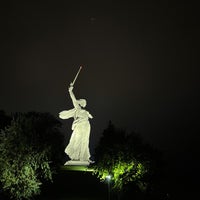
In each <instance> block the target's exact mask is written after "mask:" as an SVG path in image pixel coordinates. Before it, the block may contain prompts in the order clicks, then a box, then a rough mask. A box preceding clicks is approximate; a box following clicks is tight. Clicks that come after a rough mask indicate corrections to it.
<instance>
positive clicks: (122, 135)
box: [0, 111, 169, 200]
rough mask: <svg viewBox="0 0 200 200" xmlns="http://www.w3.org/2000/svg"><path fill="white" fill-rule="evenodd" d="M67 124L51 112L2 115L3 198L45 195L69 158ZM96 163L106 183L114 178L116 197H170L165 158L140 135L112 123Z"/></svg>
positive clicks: (97, 151)
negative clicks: (43, 188)
mask: <svg viewBox="0 0 200 200" xmlns="http://www.w3.org/2000/svg"><path fill="white" fill-rule="evenodd" d="M61 126H62V124H61V122H60V121H59V120H58V119H57V118H56V117H54V116H53V115H51V114H50V113H41V112H27V113H14V114H12V116H9V115H7V114H6V113H5V111H0V130H1V131H0V186H1V188H2V191H1V192H0V195H1V193H2V192H3V194H4V195H5V196H7V197H12V198H14V199H18V200H21V199H28V198H31V197H33V196H35V195H39V194H40V191H41V184H42V183H45V182H47V181H52V174H53V171H55V172H58V171H59V170H58V169H59V167H60V166H61V165H63V164H64V162H65V159H66V155H65V153H64V148H65V145H66V144H65V143H64V142H65V140H64V136H63V134H62V133H61V131H60V130H61ZM94 159H95V163H94V164H92V165H91V167H92V168H93V169H94V175H97V177H98V178H100V179H101V180H104V181H105V179H106V177H107V175H111V185H110V186H111V190H112V191H111V193H112V195H111V197H112V198H118V199H124V200H125V199H130V195H131V196H132V197H133V198H134V199H146V200H148V199H149V200H151V199H154V200H157V199H169V196H168V194H167V189H166V188H164V186H163V182H164V176H163V174H164V170H165V162H164V159H163V154H162V152H160V151H159V150H157V149H155V148H153V147H152V146H151V145H149V144H146V143H144V141H143V139H142V137H141V136H140V135H139V134H136V133H135V132H132V133H130V134H127V133H126V131H124V130H120V129H118V128H116V127H115V126H114V125H113V124H112V122H109V124H108V127H107V128H106V129H105V130H104V131H103V133H102V137H101V138H100V140H99V143H98V145H97V146H96V149H95V155H94ZM30 177H32V179H31V178H30ZM20 181H21V183H22V184H19V182H20ZM47 185H48V184H47Z"/></svg>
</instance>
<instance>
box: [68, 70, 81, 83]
mask: <svg viewBox="0 0 200 200" xmlns="http://www.w3.org/2000/svg"><path fill="white" fill-rule="evenodd" d="M81 69H82V66H80V68H79V70H78V72H77V74H76V76H75V77H74V80H73V82H72V83H71V84H70V86H74V83H75V82H76V79H77V77H78V75H79V73H80V71H81Z"/></svg>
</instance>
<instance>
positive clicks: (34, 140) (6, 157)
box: [0, 112, 61, 200]
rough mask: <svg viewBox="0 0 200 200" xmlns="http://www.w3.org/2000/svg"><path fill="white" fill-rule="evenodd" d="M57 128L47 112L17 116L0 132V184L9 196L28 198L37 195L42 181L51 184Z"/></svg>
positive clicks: (55, 121) (57, 124)
mask: <svg viewBox="0 0 200 200" xmlns="http://www.w3.org/2000/svg"><path fill="white" fill-rule="evenodd" d="M59 125H60V124H59V123H58V121H57V120H56V119H55V118H54V117H53V116H51V115H50V114H47V113H35V112H31V113H26V114H19V113H18V114H15V116H14V120H12V122H11V125H10V126H8V127H6V128H5V129H2V130H1V134H0V183H1V185H2V188H3V191H4V193H6V194H7V195H8V196H9V197H11V198H14V199H18V200H20V199H29V198H31V197H32V196H34V195H37V194H39V193H40V189H41V184H42V183H44V181H46V180H48V181H49V180H50V181H52V170H51V167H50V166H51V165H52V162H54V163H55V160H56V159H55V157H54V156H56V153H54V152H57V150H56V148H54V147H55V146H54V143H57V140H56V139H55V137H56V136H58V130H57V128H58V126H59ZM54 134H55V135H54ZM53 139H54V140H53ZM52 140H53V141H52ZM59 146H61V145H59ZM57 149H59V148H57ZM56 161H57V160H56Z"/></svg>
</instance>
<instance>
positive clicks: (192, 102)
mask: <svg viewBox="0 0 200 200" xmlns="http://www.w3.org/2000/svg"><path fill="white" fill-rule="evenodd" d="M130 2H131V3H130ZM130 2H129V1H112V2H111V1H108V0H107V1H103V0H101V1H95V0H93V1H79V0H77V1H67V0H66V1H46V2H44V1H43V3H41V2H40V3H36V2H35V1H24V2H22V1H7V3H6V4H4V5H1V33H0V34H1V37H0V40H1V47H0V49H1V67H0V92H1V93H0V94H1V95H0V109H3V110H5V111H6V112H7V113H8V114H9V113H14V112H27V111H33V110H34V111H41V112H50V113H51V114H53V115H54V116H56V117H58V113H59V112H60V111H62V110H67V109H70V108H72V103H71V100H70V97H69V95H68V86H69V84H70V82H71V81H73V78H74V76H75V74H76V72H77V71H78V68H79V66H80V65H82V66H83V69H82V71H81V73H80V75H79V77H78V79H77V82H76V83H75V87H74V93H75V95H76V97H77V98H85V99H87V102H88V105H87V110H88V111H89V112H90V113H91V114H92V115H93V116H94V118H93V119H92V120H91V125H92V132H91V143H94V144H95V142H96V141H97V139H98V138H99V136H100V134H101V133H102V131H103V129H105V128H106V126H107V125H108V121H109V120H111V121H112V122H113V123H114V124H115V125H116V126H117V127H119V128H123V129H126V130H127V132H131V131H136V132H138V133H140V134H141V135H142V136H143V137H144V139H145V141H147V142H149V143H151V144H152V145H153V146H155V147H157V148H159V149H160V150H162V151H164V152H165V154H166V157H167V159H168V161H169V172H170V173H171V172H172V174H173V176H172V175H171V180H172V179H173V186H174V187H177V188H178V189H177V191H182V190H184V188H186V187H188V185H190V186H191V183H192V186H191V188H190V191H191V193H190V194H189V193H188V195H191V194H193V193H195V192H196V190H195V188H197V182H196V181H197V177H196V173H197V170H199V165H198V164H197V163H196V162H197V161H198V160H199V153H200V150H199V146H198V145H199V138H200V136H199V134H200V132H199V113H200V109H199V108H200V107H199V102H200V96H199V89H200V84H199V82H200V80H199V72H200V69H199V59H197V57H198V56H197V54H198V50H199V49H198V48H199V43H198V40H199V34H200V33H199V20H198V13H199V10H198V7H197V5H195V4H194V2H193V1H187V3H186V2H184V1H169V0H165V1H149V0H141V1H130ZM62 123H63V126H66V124H67V126H69V127H70V126H71V123H72V121H71V120H65V121H62ZM66 130H68V131H70V128H69V129H67V128H66ZM68 134H70V133H68ZM194 177H195V178H194ZM186 183H187V184H186Z"/></svg>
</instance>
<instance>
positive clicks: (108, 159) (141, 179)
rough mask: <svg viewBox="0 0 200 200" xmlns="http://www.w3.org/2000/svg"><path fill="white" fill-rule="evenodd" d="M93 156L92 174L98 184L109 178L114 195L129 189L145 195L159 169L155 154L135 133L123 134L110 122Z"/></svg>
mask: <svg viewBox="0 0 200 200" xmlns="http://www.w3.org/2000/svg"><path fill="white" fill-rule="evenodd" d="M95 153H96V154H95V160H96V164H95V165H94V166H93V168H94V174H95V175H97V177H98V178H100V180H102V181H103V180H105V179H106V177H107V176H108V175H110V176H111V181H112V189H113V190H114V191H116V192H117V193H118V194H122V191H123V192H124V191H127V190H128V189H129V188H130V187H131V188H135V189H134V191H142V192H143V193H145V192H147V191H148V190H149V188H150V187H151V185H152V180H155V177H156V175H157V174H158V171H159V170H158V168H159V167H160V166H161V165H160V163H161V162H160V161H159V160H160V158H161V154H160V153H159V151H157V150H156V149H154V148H153V147H151V146H150V145H147V144H144V143H143V141H142V138H141V137H140V136H139V135H138V134H136V133H134V132H132V133H131V134H126V132H125V131H123V130H119V129H116V128H115V126H114V125H113V124H112V123H111V122H109V125H108V127H107V129H105V130H104V132H103V136H102V138H101V139H100V141H99V145H98V146H97V148H96V150H95Z"/></svg>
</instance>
